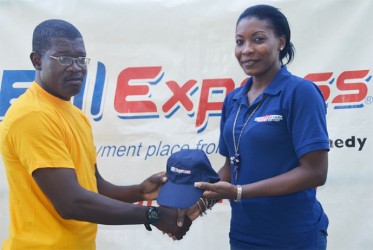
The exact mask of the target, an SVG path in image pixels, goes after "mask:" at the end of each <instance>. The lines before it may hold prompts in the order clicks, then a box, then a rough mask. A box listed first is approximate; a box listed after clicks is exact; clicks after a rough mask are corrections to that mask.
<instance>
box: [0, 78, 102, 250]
mask: <svg viewBox="0 0 373 250" xmlns="http://www.w3.org/2000/svg"><path fill="white" fill-rule="evenodd" d="M0 152H1V154H2V158H3V161H4V164H5V168H6V174H7V178H8V184H9V206H10V226H9V237H8V239H6V240H5V242H4V243H3V250H7V249H12V250H17V249H35V250H36V249H37V250H44V249H74V250H86V249H87V250H88V249H89V250H92V249H95V237H96V232H97V225H96V224H93V223H88V222H82V221H76V220H65V219H63V218H62V217H61V216H60V215H59V214H58V213H57V212H56V210H55V209H54V207H53V205H52V203H51V202H50V200H49V199H48V198H47V197H46V196H45V195H44V193H43V192H42V191H41V190H40V188H39V186H38V185H37V184H36V182H35V181H34V179H33V178H32V172H33V171H34V170H36V169H38V168H46V167H47V168H54V167H56V168H61V167H63V168H73V169H75V171H76V174H77V177H78V181H79V184H80V185H81V186H82V187H84V188H85V189H88V190H91V191H93V192H97V183H96V178H95V169H94V164H95V163H96V151H95V148H94V142H93V138H92V128H91V126H90V124H89V121H88V119H87V118H86V116H85V115H84V113H83V112H81V110H79V109H78V108H76V107H75V106H73V105H72V103H71V102H70V101H64V100H61V99H59V98H56V97H54V96H52V95H50V94H49V93H47V92H46V91H45V90H43V89H42V88H41V87H40V86H39V85H38V84H37V83H36V82H33V83H32V86H31V87H30V88H29V89H28V90H27V91H26V92H25V93H24V94H23V95H22V96H20V97H19V98H18V100H17V101H16V102H14V103H13V104H12V106H11V107H10V108H9V110H8V112H7V114H6V115H5V118H4V120H3V121H2V122H1V123H0Z"/></svg>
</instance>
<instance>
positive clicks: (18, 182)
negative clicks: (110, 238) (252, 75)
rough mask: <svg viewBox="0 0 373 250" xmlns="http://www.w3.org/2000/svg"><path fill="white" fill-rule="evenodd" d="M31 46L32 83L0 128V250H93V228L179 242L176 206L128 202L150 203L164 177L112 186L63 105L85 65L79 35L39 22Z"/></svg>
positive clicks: (89, 139) (82, 121) (79, 122)
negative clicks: (2, 188)
mask: <svg viewBox="0 0 373 250" xmlns="http://www.w3.org/2000/svg"><path fill="white" fill-rule="evenodd" d="M32 49H33V51H32V53H31V55H30V58H31V61H32V64H33V66H34V68H35V69H36V74H35V80H34V82H33V83H32V85H31V87H30V88H29V89H28V90H27V91H26V92H25V93H24V94H23V95H21V96H20V97H19V98H18V99H17V100H16V101H15V102H14V103H13V104H12V105H11V107H10V108H9V110H8V112H7V113H6V115H5V117H4V120H3V122H1V124H0V151H1V154H2V158H3V161H4V164H5V168H6V174H7V179H8V184H9V205H10V227H9V234H10V235H9V237H8V238H7V239H6V240H5V241H4V243H3V249H4V250H7V249H44V250H45V249H79V250H88V249H89V250H93V249H95V248H96V246H95V237H96V232H97V224H107V225H129V224H145V225H146V227H147V228H148V230H149V229H151V228H150V224H152V225H154V226H155V227H157V228H158V229H159V230H161V231H163V232H165V233H167V234H170V235H173V237H174V238H175V239H181V238H183V236H184V235H185V234H186V232H187V231H188V229H189V227H190V225H191V220H190V219H188V218H184V219H185V221H186V222H185V223H184V225H183V226H182V227H179V226H177V224H176V221H177V218H178V211H177V209H171V208H168V207H162V206H160V207H145V206H138V205H135V204H131V203H133V202H136V201H142V200H154V199H156V197H157V195H158V192H159V190H160V187H161V186H162V184H163V183H164V182H165V181H166V177H165V173H158V174H154V175H152V176H150V177H149V178H147V179H146V180H144V181H143V182H142V183H140V184H138V185H132V186H116V185H113V184H111V183H109V182H108V181H106V180H105V179H104V178H103V177H102V176H101V175H100V173H99V171H98V167H97V165H96V151H95V147H94V141H93V135H92V129H91V125H90V123H89V121H88V119H87V117H86V116H85V115H84V113H83V112H82V111H81V110H79V109H78V108H76V107H75V106H73V105H72V103H71V101H70V99H71V98H72V97H73V96H75V95H76V94H78V93H79V91H80V89H81V86H82V83H83V81H84V78H85V76H86V73H87V64H88V63H89V59H88V58H87V56H86V50H85V47H84V41H83V38H82V35H81V33H80V32H79V31H78V30H77V29H76V28H75V27H74V26H73V25H72V24H70V23H68V22H66V21H63V20H55V19H52V20H46V21H44V22H42V23H40V24H39V25H38V26H37V27H36V28H35V30H34V33H33V40H32ZM179 216H180V215H179Z"/></svg>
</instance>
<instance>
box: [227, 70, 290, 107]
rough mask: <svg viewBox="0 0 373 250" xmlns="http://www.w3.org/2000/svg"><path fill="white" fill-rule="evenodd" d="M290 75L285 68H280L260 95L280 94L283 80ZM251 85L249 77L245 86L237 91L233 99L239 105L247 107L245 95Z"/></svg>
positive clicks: (251, 80)
mask: <svg viewBox="0 0 373 250" xmlns="http://www.w3.org/2000/svg"><path fill="white" fill-rule="evenodd" d="M290 75H291V73H290V72H289V71H288V70H287V68H286V66H282V67H281V69H280V71H279V72H277V74H276V75H275V77H274V78H273V80H272V82H271V83H270V84H269V85H268V86H267V88H265V89H264V91H263V93H262V94H261V95H263V94H267V95H272V96H274V95H277V94H278V93H280V92H281V91H282V90H283V89H284V87H285V85H284V80H285V79H286V78H288V77H289V76H290ZM252 84H253V79H252V77H250V78H249V79H247V81H246V83H245V85H244V86H242V88H241V90H240V91H238V92H237V93H236V94H235V95H234V96H233V99H234V100H239V102H240V104H243V105H245V104H246V105H247V104H248V103H247V98H246V94H247V92H248V91H249V89H250V87H251V85H252ZM259 99H260V98H257V100H256V102H258V100H259Z"/></svg>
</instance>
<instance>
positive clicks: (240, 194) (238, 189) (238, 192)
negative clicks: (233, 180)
mask: <svg viewBox="0 0 373 250" xmlns="http://www.w3.org/2000/svg"><path fill="white" fill-rule="evenodd" d="M236 187H237V198H236V199H235V200H234V201H235V202H241V196H242V187H241V185H237V186H236Z"/></svg>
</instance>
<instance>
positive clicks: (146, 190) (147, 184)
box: [140, 172, 167, 201]
mask: <svg viewBox="0 0 373 250" xmlns="http://www.w3.org/2000/svg"><path fill="white" fill-rule="evenodd" d="M166 181H167V177H166V173H165V172H160V173H157V174H153V175H152V176H150V177H148V178H147V179H145V180H144V181H143V182H142V183H141V184H140V189H141V193H142V196H143V200H145V201H152V200H155V199H157V196H158V193H159V190H160V189H161V187H162V185H163V183H165V182H166Z"/></svg>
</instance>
